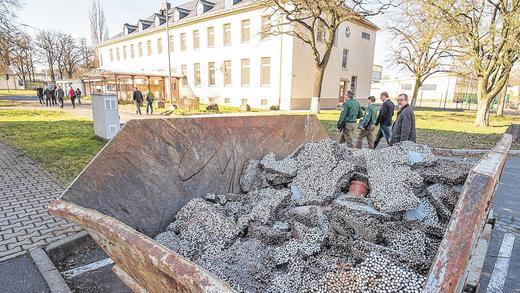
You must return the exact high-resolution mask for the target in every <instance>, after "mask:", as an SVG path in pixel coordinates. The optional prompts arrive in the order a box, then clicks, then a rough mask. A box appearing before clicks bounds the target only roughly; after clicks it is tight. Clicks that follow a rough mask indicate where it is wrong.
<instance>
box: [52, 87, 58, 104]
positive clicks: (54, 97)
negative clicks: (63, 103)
mask: <svg viewBox="0 0 520 293" xmlns="http://www.w3.org/2000/svg"><path fill="white" fill-rule="evenodd" d="M50 93H51V102H52V105H53V106H56V105H58V102H56V87H52V88H51V92H50Z"/></svg>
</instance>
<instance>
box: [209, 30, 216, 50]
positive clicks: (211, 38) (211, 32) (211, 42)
mask: <svg viewBox="0 0 520 293" xmlns="http://www.w3.org/2000/svg"><path fill="white" fill-rule="evenodd" d="M213 47H215V28H214V27H212V26H211V27H208V48H213Z"/></svg>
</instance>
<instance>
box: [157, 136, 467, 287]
mask: <svg viewBox="0 0 520 293" xmlns="http://www.w3.org/2000/svg"><path fill="white" fill-rule="evenodd" d="M277 159H278V160H277ZM469 168H470V165H468V163H465V162H461V163H458V162H455V161H450V162H447V161H446V160H438V159H436V158H434V157H433V155H432V153H431V151H430V150H429V149H428V148H427V147H426V146H422V145H418V144H415V143H411V142H404V143H401V144H398V145H395V146H392V147H387V148H384V149H381V150H375V151H373V150H366V149H363V150H353V149H352V150H351V149H348V148H346V147H345V146H344V145H339V144H338V143H336V142H334V141H332V140H323V141H319V142H314V143H306V144H304V145H302V146H300V147H299V148H298V149H297V150H296V151H295V152H294V153H293V154H292V155H290V156H289V157H287V158H276V157H275V155H274V154H272V153H270V154H268V155H266V156H265V157H264V158H263V159H261V160H253V161H250V162H248V163H247V164H246V165H245V166H244V169H243V173H242V177H241V178H240V184H241V187H242V191H243V194H223V195H215V194H208V195H207V196H206V197H205V198H204V199H202V198H198V199H194V200H192V201H190V202H189V203H188V204H187V205H186V206H185V207H184V208H183V209H182V210H181V211H179V213H178V214H177V215H176V217H175V219H173V222H172V223H171V224H170V225H169V226H168V228H167V229H166V231H164V232H163V233H161V234H159V235H157V237H156V241H157V242H159V243H161V244H163V245H165V246H166V247H168V248H170V249H172V250H174V251H176V252H178V253H179V254H181V255H182V256H184V257H186V258H188V259H190V260H192V261H193V262H195V263H197V264H198V265H200V266H202V267H204V268H206V269H208V270H209V271H211V272H212V273H214V274H215V275H216V276H218V277H220V278H221V279H223V280H225V281H226V282H228V283H229V284H230V285H231V286H232V287H233V288H234V289H236V290H237V291H238V292H420V290H421V287H422V286H423V284H424V281H425V276H426V274H427V272H428V270H429V267H430V266H431V263H432V260H433V258H434V256H435V254H436V252H437V249H438V246H439V244H440V241H441V239H442V236H443V234H444V230H445V228H446V226H447V224H448V221H449V219H450V216H451V213H452V212H453V209H454V206H455V204H456V201H457V198H458V193H457V192H456V190H460V186H457V185H458V184H460V183H463V182H464V180H465V176H467V173H468V171H469ZM441 173H442V174H441ZM352 180H361V181H365V182H366V183H367V184H368V186H369V194H368V196H367V197H366V198H363V197H356V196H354V195H351V194H349V193H348V186H349V185H350V182H351V181H352ZM437 181H438V182H437Z"/></svg>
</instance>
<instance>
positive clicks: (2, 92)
mask: <svg viewBox="0 0 520 293" xmlns="http://www.w3.org/2000/svg"><path fill="white" fill-rule="evenodd" d="M10 92H11V95H12V96H36V91H35V90H11V91H10ZM7 95H8V92H7V90H0V96H7Z"/></svg>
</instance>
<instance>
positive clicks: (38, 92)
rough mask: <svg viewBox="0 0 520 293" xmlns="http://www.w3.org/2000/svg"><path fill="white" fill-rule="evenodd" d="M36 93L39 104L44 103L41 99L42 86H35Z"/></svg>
mask: <svg viewBox="0 0 520 293" xmlns="http://www.w3.org/2000/svg"><path fill="white" fill-rule="evenodd" d="M36 95H38V100H40V104H42V105H43V104H44V101H43V88H42V87H41V86H39V87H37V88H36Z"/></svg>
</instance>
